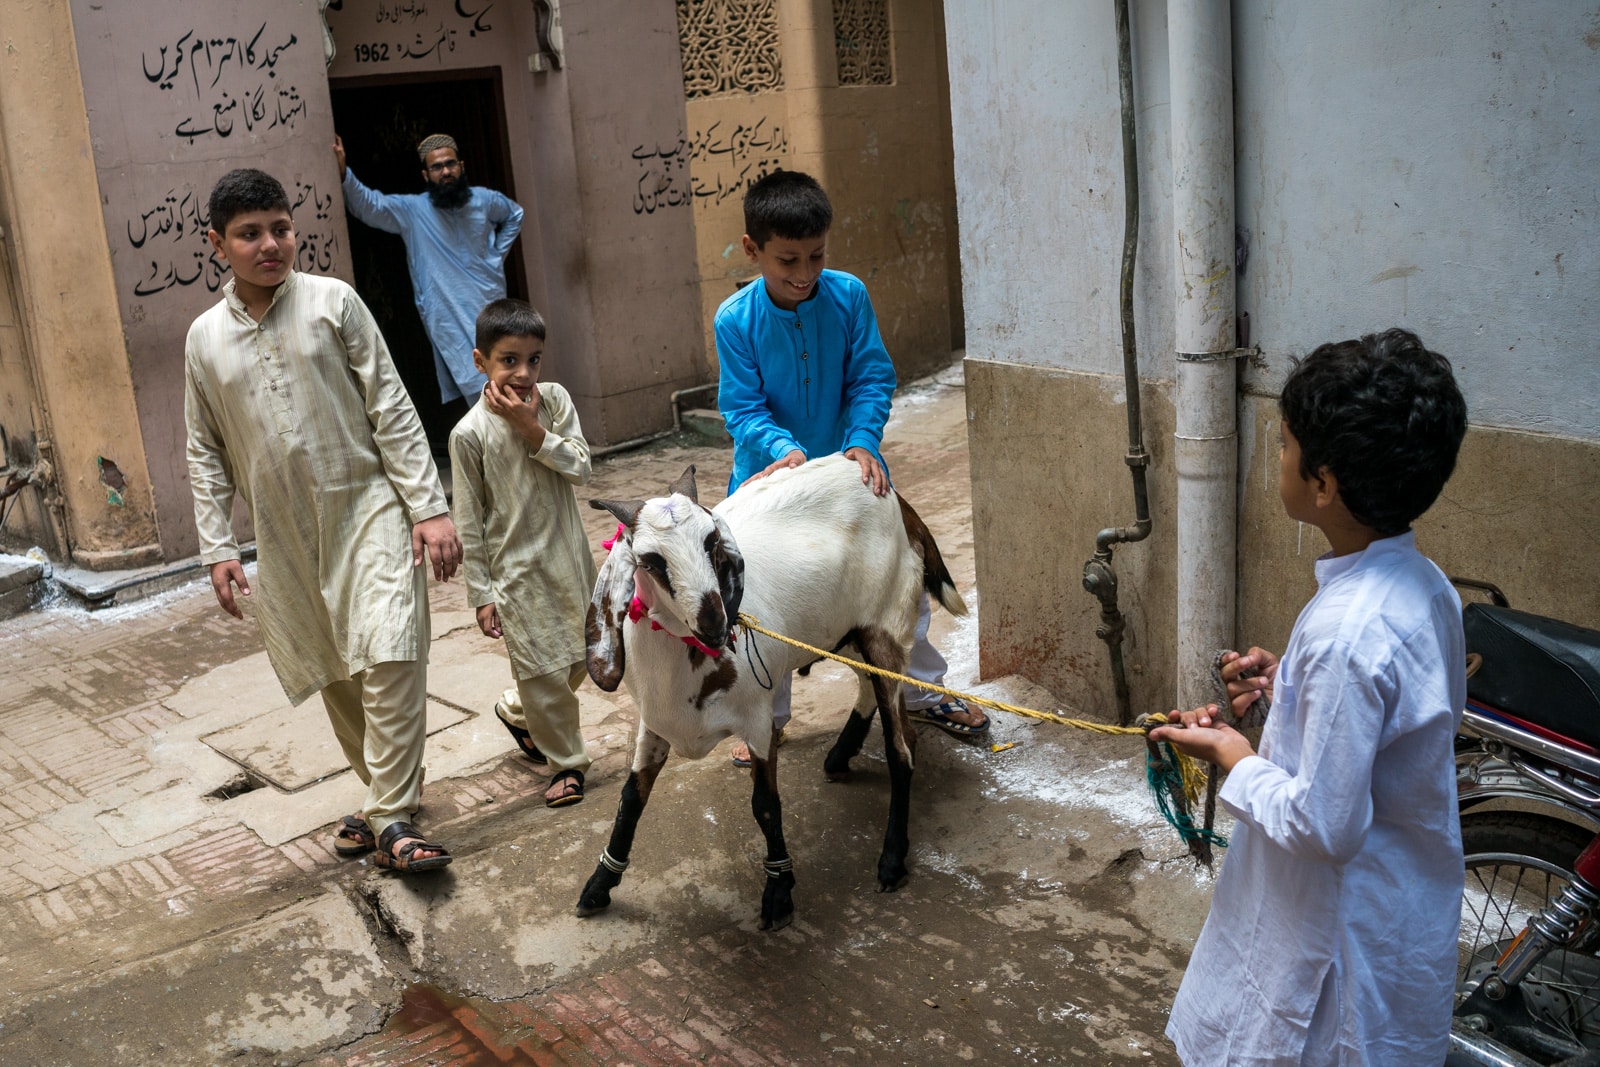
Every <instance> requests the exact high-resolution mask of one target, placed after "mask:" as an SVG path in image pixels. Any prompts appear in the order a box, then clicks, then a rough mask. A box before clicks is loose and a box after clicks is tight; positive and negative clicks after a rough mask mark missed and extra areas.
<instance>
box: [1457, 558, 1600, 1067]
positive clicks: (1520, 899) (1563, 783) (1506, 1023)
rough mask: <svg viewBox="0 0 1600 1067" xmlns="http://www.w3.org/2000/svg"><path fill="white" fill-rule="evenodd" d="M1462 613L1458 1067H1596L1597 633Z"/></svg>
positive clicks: (1499, 597)
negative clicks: (1462, 883) (1463, 685)
mask: <svg viewBox="0 0 1600 1067" xmlns="http://www.w3.org/2000/svg"><path fill="white" fill-rule="evenodd" d="M1452 580H1453V581H1455V583H1456V584H1457V585H1458V586H1460V587H1462V588H1465V589H1471V590H1478V591H1480V592H1482V593H1485V594H1487V595H1488V597H1489V602H1488V603H1478V602H1474V603H1469V604H1468V605H1467V606H1466V607H1465V609H1464V611H1463V621H1464V623H1465V628H1466V636H1467V652H1468V656H1467V676H1468V677H1467V707H1466V710H1465V712H1464V714H1463V716H1462V724H1461V730H1460V732H1459V733H1458V735H1457V737H1456V780H1457V790H1458V797H1459V812H1460V819H1461V842H1462V848H1463V852H1464V853H1465V856H1466V869H1465V876H1466V886H1465V894H1464V896H1463V899H1462V908H1461V941H1460V956H1459V969H1458V972H1457V987H1456V1009H1455V1015H1454V1019H1453V1021H1452V1030H1451V1042H1450V1044H1451V1054H1450V1058H1449V1060H1448V1061H1447V1064H1448V1065H1457V1064H1460V1065H1471V1064H1477V1065H1493V1067H1550V1065H1559V1067H1600V921H1597V919H1600V632H1597V631H1594V630H1588V629H1584V628H1582V627H1577V626H1572V625H1570V624H1567V623H1564V622H1560V621H1558V620H1555V619H1549V618H1545V617H1543V616H1538V615H1532V614H1529V613H1527V612H1521V611H1516V610H1513V609H1512V608H1511V607H1510V606H1509V604H1508V602H1507V600H1506V597H1505V594H1504V593H1502V592H1501V591H1500V590H1499V589H1497V588H1495V587H1494V586H1493V585H1490V584H1489V583H1486V582H1477V581H1471V580H1465V579H1452Z"/></svg>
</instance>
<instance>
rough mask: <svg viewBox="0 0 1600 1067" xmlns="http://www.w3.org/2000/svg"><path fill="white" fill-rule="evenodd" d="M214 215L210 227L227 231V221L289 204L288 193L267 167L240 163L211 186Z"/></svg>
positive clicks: (209, 209)
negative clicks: (260, 167) (240, 165)
mask: <svg viewBox="0 0 1600 1067" xmlns="http://www.w3.org/2000/svg"><path fill="white" fill-rule="evenodd" d="M206 208H207V211H208V212H209V213H210V215H211V228H212V229H213V230H216V231H217V232H218V233H220V234H226V233H227V232H228V223H230V222H232V221H233V220H234V219H235V218H237V217H238V216H240V215H243V214H245V213H246V212H249V211H272V210H274V209H280V208H281V209H282V210H284V211H288V210H290V208H289V194H288V193H285V192H284V191H283V184H282V183H281V182H279V181H278V179H276V178H274V177H273V176H272V175H270V174H268V173H267V172H266V171H264V170H254V169H252V168H249V167H241V168H240V169H239V170H230V171H229V172H228V173H226V174H224V175H223V176H222V177H221V178H219V179H217V184H216V185H214V186H212V187H211V200H210V203H208V204H207V206H206Z"/></svg>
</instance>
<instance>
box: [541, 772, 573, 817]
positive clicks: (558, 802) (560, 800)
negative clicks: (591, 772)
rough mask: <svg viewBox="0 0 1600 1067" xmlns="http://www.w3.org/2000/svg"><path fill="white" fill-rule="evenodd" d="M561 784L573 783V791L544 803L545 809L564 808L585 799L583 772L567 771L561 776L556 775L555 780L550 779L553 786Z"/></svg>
mask: <svg viewBox="0 0 1600 1067" xmlns="http://www.w3.org/2000/svg"><path fill="white" fill-rule="evenodd" d="M560 782H571V783H572V790H571V791H570V792H566V793H562V794H561V795H560V796H558V797H556V798H555V799H554V800H547V801H545V802H544V806H545V807H547V808H564V807H566V806H567V805H568V804H576V803H577V802H578V801H580V800H582V799H583V772H582V771H577V770H565V771H562V772H561V773H560V774H558V775H556V776H555V777H554V778H552V779H550V784H551V786H555V785H557V784H558V783H560Z"/></svg>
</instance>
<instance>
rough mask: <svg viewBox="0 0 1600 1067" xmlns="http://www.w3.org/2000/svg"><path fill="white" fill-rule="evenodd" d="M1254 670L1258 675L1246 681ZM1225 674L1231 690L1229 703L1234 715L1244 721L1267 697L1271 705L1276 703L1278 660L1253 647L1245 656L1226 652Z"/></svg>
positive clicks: (1263, 650) (1225, 680)
mask: <svg viewBox="0 0 1600 1067" xmlns="http://www.w3.org/2000/svg"><path fill="white" fill-rule="evenodd" d="M1252 670H1253V671H1254V672H1255V673H1254V674H1253V675H1251V676H1250V677H1244V675H1245V674H1246V673H1247V672H1249V671H1252ZM1221 673H1222V680H1223V682H1224V683H1225V684H1226V685H1227V687H1228V702H1229V703H1230V704H1232V705H1233V714H1234V715H1235V716H1237V717H1239V718H1243V717H1244V714H1245V712H1247V711H1249V710H1250V705H1252V704H1254V703H1255V702H1256V699H1257V698H1258V697H1260V696H1261V695H1262V694H1263V693H1265V694H1266V697H1267V699H1268V700H1269V701H1270V700H1271V699H1272V687H1273V683H1275V682H1276V681H1277V680H1278V657H1277V656H1275V655H1273V654H1272V653H1271V652H1268V651H1267V650H1266V649H1264V648H1257V647H1255V646H1251V649H1250V651H1249V652H1246V653H1245V654H1244V655H1242V656H1241V655H1239V653H1237V652H1224V653H1223V654H1222V671H1221Z"/></svg>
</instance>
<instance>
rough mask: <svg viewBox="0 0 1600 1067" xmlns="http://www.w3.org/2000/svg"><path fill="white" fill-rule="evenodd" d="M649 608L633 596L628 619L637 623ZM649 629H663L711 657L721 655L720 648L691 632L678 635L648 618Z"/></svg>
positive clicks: (729, 638)
mask: <svg viewBox="0 0 1600 1067" xmlns="http://www.w3.org/2000/svg"><path fill="white" fill-rule="evenodd" d="M649 610H650V609H649V608H647V607H645V606H644V601H642V600H640V599H639V598H638V597H634V598H633V600H632V601H631V602H629V604H628V620H629V621H630V622H634V623H637V622H638V621H639V620H640V619H642V618H644V617H645V616H646V615H647V614H648V612H649ZM650 629H652V630H662V631H665V632H666V633H668V634H671V635H672V636H673V637H677V638H678V640H679V641H682V642H683V643H684V644H686V645H688V646H689V647H690V648H697V649H699V650H700V651H701V652H704V653H705V654H706V655H708V656H710V657H711V658H712V659H716V658H717V657H718V656H720V655H722V649H720V648H712V647H711V646H710V645H708V644H706V643H705V642H704V641H702V640H700V639H699V638H698V637H696V636H694V635H693V634H690V635H689V636H688V637H679V636H678V635H677V634H674V633H672V631H671V630H668V629H667V628H666V627H665V626H662V625H661V624H660V623H659V622H656V620H654V619H651V620H650ZM728 647H730V648H731V647H733V635H732V634H729V635H728Z"/></svg>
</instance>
